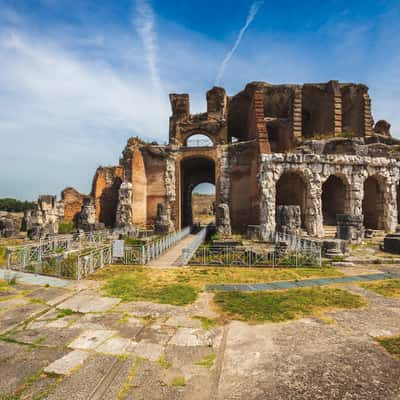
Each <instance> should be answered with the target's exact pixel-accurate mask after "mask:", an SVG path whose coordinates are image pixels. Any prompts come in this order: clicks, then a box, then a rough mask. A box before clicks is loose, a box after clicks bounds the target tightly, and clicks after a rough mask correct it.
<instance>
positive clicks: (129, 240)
mask: <svg viewBox="0 0 400 400" xmlns="http://www.w3.org/2000/svg"><path fill="white" fill-rule="evenodd" d="M124 242H125V245H126V246H143V245H144V241H143V240H140V239H135V238H131V237H126V238H125V239H124Z"/></svg>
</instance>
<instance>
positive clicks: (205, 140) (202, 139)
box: [186, 134, 214, 147]
mask: <svg viewBox="0 0 400 400" xmlns="http://www.w3.org/2000/svg"><path fill="white" fill-rule="evenodd" d="M213 146H214V143H213V141H212V140H211V139H210V138H209V137H208V136H206V135H201V134H195V135H192V136H189V137H188V138H187V139H186V147H213Z"/></svg>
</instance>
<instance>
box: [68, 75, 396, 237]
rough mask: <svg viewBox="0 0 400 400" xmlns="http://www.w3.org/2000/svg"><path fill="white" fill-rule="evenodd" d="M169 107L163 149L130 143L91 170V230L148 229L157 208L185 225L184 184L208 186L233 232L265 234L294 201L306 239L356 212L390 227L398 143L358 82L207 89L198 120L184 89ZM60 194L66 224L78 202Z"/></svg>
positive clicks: (187, 198) (367, 222)
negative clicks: (100, 226)
mask: <svg viewBox="0 0 400 400" xmlns="http://www.w3.org/2000/svg"><path fill="white" fill-rule="evenodd" d="M170 101H171V108H172V113H171V117H170V121H169V143H168V144H167V145H163V146H162V145H158V144H148V143H145V142H143V141H141V140H140V139H138V138H131V139H129V140H128V143H127V145H126V147H125V149H124V150H123V152H122V157H121V159H120V163H119V165H118V166H113V167H99V168H98V169H97V171H96V173H95V176H94V179H93V187H92V193H91V197H92V198H93V201H94V206H95V210H96V222H97V223H99V222H100V223H104V225H105V226H108V227H111V226H115V225H122V224H127V223H132V224H133V225H139V226H145V225H154V224H155V223H156V220H157V217H159V215H158V213H157V212H158V210H159V209H160V208H159V207H160V206H159V205H160V204H161V205H162V206H163V215H164V219H165V218H168V220H169V224H170V226H171V228H175V229H180V228H182V227H185V226H188V225H191V224H192V210H191V198H192V190H193V188H194V187H196V186H197V185H198V184H200V183H211V184H214V185H215V189H216V190H215V192H216V205H217V206H218V205H220V204H226V205H227V207H228V208H229V216H230V225H231V229H232V231H233V232H242V233H243V232H246V230H247V227H249V226H259V230H260V232H261V233H262V235H263V236H267V235H268V234H269V233H270V232H273V231H275V229H276V210H277V207H279V206H298V207H299V208H300V221H301V229H302V230H303V232H304V233H307V234H309V235H310V236H316V237H319V236H323V235H324V226H326V225H333V226H335V225H336V222H337V221H336V216H337V215H339V214H341V215H349V216H362V217H363V221H364V226H365V227H366V228H367V229H377V230H385V231H388V232H393V231H395V229H396V226H397V224H398V220H399V217H398V206H399V205H400V195H399V180H400V161H399V160H400V153H399V152H398V149H399V146H398V144H399V143H400V142H398V141H397V140H395V139H393V138H392V137H391V135H390V124H389V123H388V122H386V121H378V122H377V123H376V124H374V121H373V118H372V115H371V100H370V97H369V95H368V88H367V86H365V85H361V84H350V83H349V84H346V83H345V84H343V83H339V82H337V81H330V82H328V83H323V84H322V83H321V84H304V85H271V84H268V83H265V82H253V83H250V84H248V85H247V86H246V87H245V89H244V90H243V91H241V92H240V93H238V94H237V95H235V96H232V97H229V96H227V95H226V92H225V90H224V89H222V88H219V87H214V88H213V89H211V90H210V91H209V92H208V93H207V111H206V112H204V113H201V114H191V112H190V101H189V95H188V94H171V95H170ZM194 135H196V137H197V135H202V137H203V139H202V140H199V141H195V140H193V139H194ZM121 188H122V191H121ZM67 195H68V193H66V194H64V198H67V197H68V196H67ZM69 197H70V198H72V197H74V198H75V200H74V202H72V201H70V202H69V205H68V206H67V204H65V209H66V210H68V212H67V211H66V218H68V219H71V218H73V217H72V215H73V214H74V212H76V210H77V209H78V207H79V201H80V200H79V196H77V195H74V196H72V195H71V193H70V194H69ZM64 201H65V200H64ZM72 203H73V205H72ZM120 203H121V204H120ZM75 206H76V207H75ZM67 214H68V215H67Z"/></svg>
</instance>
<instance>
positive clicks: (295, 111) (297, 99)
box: [291, 86, 303, 140]
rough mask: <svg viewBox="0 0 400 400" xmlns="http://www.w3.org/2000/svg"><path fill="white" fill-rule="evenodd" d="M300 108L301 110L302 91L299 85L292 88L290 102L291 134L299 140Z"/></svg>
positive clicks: (300, 128)
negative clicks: (291, 100) (291, 99)
mask: <svg viewBox="0 0 400 400" xmlns="http://www.w3.org/2000/svg"><path fill="white" fill-rule="evenodd" d="M302 110H303V92H302V88H301V87H300V86H298V87H296V88H295V89H294V94H293V103H292V115H291V119H292V132H293V136H294V137H295V138H296V139H298V140H301V136H302V131H303V128H302V119H303V118H302Z"/></svg>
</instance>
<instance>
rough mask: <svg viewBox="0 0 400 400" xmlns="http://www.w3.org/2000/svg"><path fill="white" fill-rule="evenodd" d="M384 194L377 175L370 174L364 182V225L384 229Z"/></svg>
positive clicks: (369, 227) (368, 227)
mask: <svg viewBox="0 0 400 400" xmlns="http://www.w3.org/2000/svg"><path fill="white" fill-rule="evenodd" d="M384 207H385V203H384V196H383V190H382V187H381V184H380V183H379V181H378V179H377V178H376V177H373V176H370V177H369V178H368V179H367V180H366V181H365V182H364V199H363V203H362V208H363V214H364V226H365V227H366V228H367V229H384Z"/></svg>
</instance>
